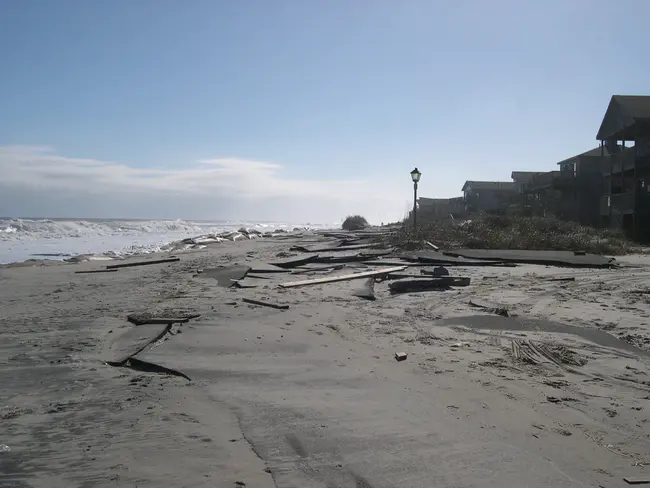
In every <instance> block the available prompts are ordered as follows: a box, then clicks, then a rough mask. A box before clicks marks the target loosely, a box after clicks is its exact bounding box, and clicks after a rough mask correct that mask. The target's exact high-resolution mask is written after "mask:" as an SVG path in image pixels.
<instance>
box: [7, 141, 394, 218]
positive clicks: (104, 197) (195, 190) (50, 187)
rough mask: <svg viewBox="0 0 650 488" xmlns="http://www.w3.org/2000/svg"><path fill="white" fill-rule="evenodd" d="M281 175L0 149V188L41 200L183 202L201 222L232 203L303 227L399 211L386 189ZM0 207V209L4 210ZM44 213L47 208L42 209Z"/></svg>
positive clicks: (255, 168)
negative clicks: (287, 217) (344, 214)
mask: <svg viewBox="0 0 650 488" xmlns="http://www.w3.org/2000/svg"><path fill="white" fill-rule="evenodd" d="M285 173H286V171H285V170H284V168H283V166H282V165H280V164H277V163H273V162H265V161H252V160H247V159H239V158H213V159H205V160H201V161H197V162H194V163H193V164H190V165H186V166H184V167H183V169H143V168H137V167H135V166H130V165H127V164H123V163H116V162H110V161H101V160H96V159H88V158H80V157H69V156H64V155H61V154H58V153H57V152H56V151H55V150H54V149H52V148H49V147H41V146H0V174H1V175H2V178H1V179H0V184H2V185H3V186H5V187H11V188H13V189H14V190H16V189H17V188H21V189H25V190H26V191H30V190H38V191H39V192H41V195H42V194H43V190H46V191H54V192H56V193H61V194H64V195H65V198H66V200H67V201H69V200H70V199H71V198H73V197H74V195H75V194H77V193H78V194H80V195H81V194H83V195H85V198H89V197H88V194H92V195H94V197H93V198H95V199H96V200H97V201H105V202H107V203H106V204H112V203H109V202H111V200H113V199H116V198H122V199H124V198H127V199H129V200H130V201H132V202H133V204H134V205H135V204H137V202H138V201H140V200H146V201H147V202H149V204H150V205H151V204H152V203H153V202H155V201H156V200H164V199H169V198H172V197H173V198H182V200H183V208H184V209H187V210H186V211H192V212H193V213H194V214H196V217H195V218H202V216H203V215H204V214H205V212H204V211H202V209H203V208H204V207H205V205H206V204H207V203H206V202H210V201H217V200H218V201H219V202H222V203H223V202H224V201H227V202H229V203H228V207H229V209H230V211H232V209H233V208H235V209H236V208H237V202H241V203H242V206H246V207H247V208H252V209H253V211H254V208H255V207H251V205H252V204H255V205H258V207H257V208H258V209H260V213H264V214H265V215H259V216H252V217H258V218H270V217H269V216H268V215H267V214H268V213H269V212H272V213H274V214H277V215H275V216H272V217H271V218H277V219H282V218H283V217H284V216H283V215H282V213H283V212H286V213H289V211H291V213H292V214H294V215H295V214H296V213H299V214H300V215H301V217H302V218H305V219H309V218H317V217H318V218H328V219H331V218H340V217H341V215H339V213H340V212H341V211H342V210H343V209H345V208H347V209H349V211H351V212H354V211H360V212H362V211H365V212H370V213H371V215H372V216H371V217H370V218H375V219H381V220H384V216H388V215H389V214H392V215H399V214H400V213H401V211H402V210H403V208H402V207H403V204H404V199H403V198H399V197H391V195H394V194H395V191H393V190H394V188H391V186H392V185H390V183H387V182H381V181H362V180H344V179H341V180H327V181H317V180H308V179H294V178H290V177H287V176H285ZM50 197H51V195H50ZM0 198H1V197H0ZM32 198H33V197H32ZM50 199H51V198H50ZM192 202H194V204H195V208H194V210H192V208H193V207H192ZM0 203H3V205H4V206H7V204H6V202H1V201H0ZM15 203H16V202H14V205H13V208H15V207H16V205H15ZM33 203H34V202H32V205H33ZM37 203H38V202H37ZM266 204H269V205H270V206H271V207H273V208H267V207H266ZM51 205H52V203H48V207H51ZM298 209H299V210H300V212H297V210H298ZM44 210H48V209H46V208H44ZM49 210H50V211H51V209H49ZM310 210H311V212H312V215H313V217H310ZM249 211H250V210H249ZM335 212H338V213H335ZM57 213H58V212H57ZM135 214H137V208H136V209H134V216H142V215H135ZM188 217H193V216H188ZM221 217H223V218H229V217H231V216H225V215H222V216H221ZM232 218H238V216H232Z"/></svg>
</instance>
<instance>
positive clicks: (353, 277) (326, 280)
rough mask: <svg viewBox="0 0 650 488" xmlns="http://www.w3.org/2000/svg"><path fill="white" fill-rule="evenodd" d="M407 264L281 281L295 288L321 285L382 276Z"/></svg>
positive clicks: (286, 285) (281, 284) (288, 286)
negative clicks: (286, 281)
mask: <svg viewBox="0 0 650 488" xmlns="http://www.w3.org/2000/svg"><path fill="white" fill-rule="evenodd" d="M406 268H407V266H396V267H394V268H384V269H380V270H373V271H363V272H361V273H352V274H346V275H338V276H328V277H325V278H315V279H313V280H304V281H292V282H289V283H280V286H281V287H282V288H295V287H297V286H308V285H320V284H323V283H334V282H337V281H348V280H356V279H359V278H370V277H371V276H381V275H385V274H389V273H396V272H398V271H404V270H405V269H406Z"/></svg>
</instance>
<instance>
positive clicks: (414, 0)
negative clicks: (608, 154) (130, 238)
mask: <svg viewBox="0 0 650 488" xmlns="http://www.w3.org/2000/svg"><path fill="white" fill-rule="evenodd" d="M648 18H650V2H647V0H646V1H642V0H623V1H621V2H620V3H618V4H615V3H614V2H610V1H605V0H591V1H588V0H564V1H559V0H551V1H548V2H522V1H520V0H519V1H515V0H490V1H488V0H484V1H482V0H473V1H469V0H465V1H463V0H460V1H456V2H439V1H434V0H428V1H426V0H408V1H403V2H400V1H397V0H392V1H388V0H354V1H351V0H329V1H316V0H314V1H305V0H240V1H218V0H187V1H184V2H179V1H175V0H137V1H135V0H111V1H88V0H57V1H52V0H5V1H3V2H0V66H2V76H0V170H1V173H2V175H3V176H2V177H0V214H10V215H48V216H66V215H75V216H87V217H111V216H112V217H117V216H120V217H143V218H187V219H191V218H207V219H210V218H233V219H237V218H248V219H255V218H258V219H265V220H272V219H275V220H285V219H299V220H303V221H313V222H317V221H318V222H329V221H336V220H338V219H340V218H341V217H343V216H345V214H347V213H351V212H361V213H364V214H366V215H368V217H369V218H370V219H371V220H373V221H375V222H379V221H389V220H395V219H397V218H399V217H400V216H402V215H403V214H404V212H405V211H406V209H407V207H408V205H409V203H408V202H409V201H410V199H411V198H412V197H411V195H412V194H411V192H412V185H411V183H410V179H409V171H410V170H411V169H412V168H413V167H414V166H417V167H418V168H419V169H420V170H421V171H422V173H423V176H422V181H421V185H420V190H421V191H420V194H421V195H423V196H440V197H447V196H456V195H459V194H460V188H461V187H462V184H463V182H464V181H465V180H466V179H474V180H481V179H501V180H507V179H508V178H509V176H510V172H511V171H512V170H550V169H554V167H555V163H556V162H557V161H560V160H562V159H565V158H566V157H569V156H571V155H573V154H577V153H579V152H582V151H585V150H587V149H590V148H592V147H594V146H595V145H596V144H597V141H596V140H595V136H596V132H597V130H598V127H599V125H600V121H601V119H602V116H603V114H604V112H605V109H606V107H607V104H608V102H609V98H610V97H611V95H613V94H639V95H644V94H650V65H648V62H647V59H648V57H647V46H648V45H649V44H650V35H649V34H648V31H647V19H648Z"/></svg>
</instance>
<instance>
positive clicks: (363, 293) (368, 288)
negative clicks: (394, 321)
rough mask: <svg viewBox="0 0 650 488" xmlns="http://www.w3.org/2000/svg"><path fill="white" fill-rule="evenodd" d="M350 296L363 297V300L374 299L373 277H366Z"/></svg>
mask: <svg viewBox="0 0 650 488" xmlns="http://www.w3.org/2000/svg"><path fill="white" fill-rule="evenodd" d="M352 296H355V297H359V298H363V299H365V300H376V299H377V297H376V296H375V278H374V277H371V278H368V279H367V280H366V281H365V282H364V283H363V285H362V286H361V287H359V288H357V289H356V290H354V291H353V292H352Z"/></svg>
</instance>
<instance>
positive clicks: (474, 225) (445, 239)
mask: <svg viewBox="0 0 650 488" xmlns="http://www.w3.org/2000/svg"><path fill="white" fill-rule="evenodd" d="M391 240H392V242H391V244H393V245H396V246H399V247H401V248H404V249H417V248H420V247H422V243H423V242H424V241H430V242H432V243H434V244H435V245H437V246H439V247H441V248H443V249H453V248H460V247H464V248H472V249H529V250H553V251H585V252H590V253H595V254H608V255H622V254H629V253H632V252H635V251H638V248H637V246H636V245H635V244H634V243H633V242H631V241H629V240H628V239H626V237H625V235H624V234H623V232H622V231H619V230H612V229H595V228H592V227H585V226H582V225H580V224H577V223H575V222H566V221H563V220H559V219H557V218H553V217H523V216H501V215H482V216H480V217H476V218H474V219H472V220H467V221H464V222H456V223H454V222H451V221H445V222H428V223H423V224H422V225H421V226H418V228H417V229H415V230H414V229H413V228H412V227H409V226H408V225H403V226H402V228H401V230H400V231H399V232H397V233H396V234H394V235H393V236H392V237H391Z"/></svg>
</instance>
